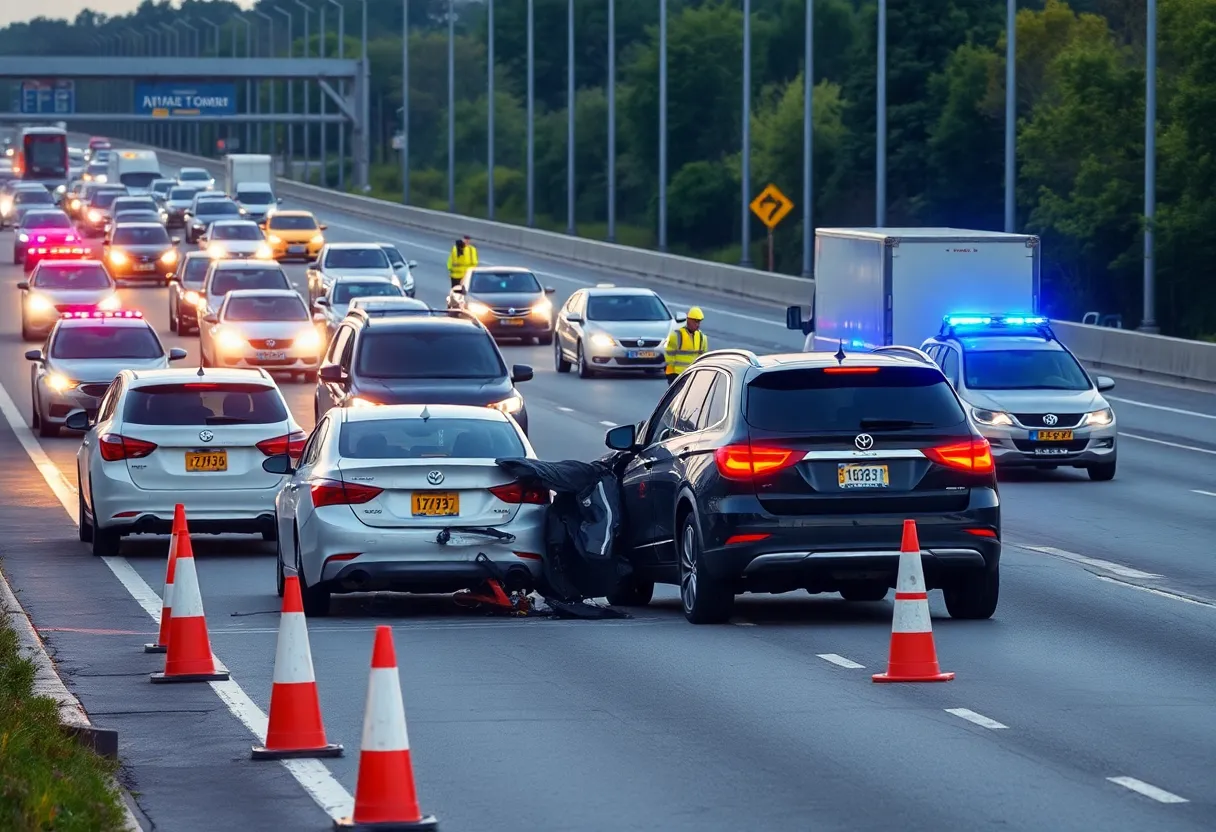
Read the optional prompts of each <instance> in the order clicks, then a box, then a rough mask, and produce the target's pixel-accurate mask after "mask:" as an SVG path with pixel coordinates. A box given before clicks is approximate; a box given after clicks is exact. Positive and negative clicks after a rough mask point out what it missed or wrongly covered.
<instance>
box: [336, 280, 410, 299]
mask: <svg viewBox="0 0 1216 832" xmlns="http://www.w3.org/2000/svg"><path fill="white" fill-rule="evenodd" d="M402 294H403V293H402V291H401V288H400V287H399V286H397V285H396V284H394V283H389V282H388V281H379V280H376V281H368V282H367V283H355V282H353V281H345V280H343V281H340V282H338V283H335V284H334V288H333V302H334V303H350V302H351V299H352V298H384V297H400V296H402Z"/></svg>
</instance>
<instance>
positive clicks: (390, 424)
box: [338, 419, 527, 459]
mask: <svg viewBox="0 0 1216 832" xmlns="http://www.w3.org/2000/svg"><path fill="white" fill-rule="evenodd" d="M338 453H339V454H341V455H342V456H343V457H346V458H348V459H442V458H445V457H446V458H454V459H501V458H503V457H521V456H526V455H527V451H526V450H525V449H524V443H523V442H521V441H519V434H517V433H516V432H515V428H513V427H511V425H509V424H507V423H506V422H500V421H498V420H497V419H495V420H493V421H490V420H487V419H427V420H426V421H423V420H422V419H376V420H375V421H371V422H347V423H346V424H345V425H343V426H342V435H341V436H340V437H339V439H338Z"/></svg>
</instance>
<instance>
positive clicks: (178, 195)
mask: <svg viewBox="0 0 1216 832" xmlns="http://www.w3.org/2000/svg"><path fill="white" fill-rule="evenodd" d="M197 193H198V191H197V190H195V189H194V188H174V189H172V190H171V191H169V201H170V202H190V201H192V200H193V199H194V195H195V194H197Z"/></svg>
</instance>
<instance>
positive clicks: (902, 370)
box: [746, 367, 967, 434]
mask: <svg viewBox="0 0 1216 832" xmlns="http://www.w3.org/2000/svg"><path fill="white" fill-rule="evenodd" d="M828 369H831V368H828ZM746 419H747V423H748V424H749V425H751V426H752V427H755V428H759V429H760V430H766V431H775V432H777V431H779V432H783V433H794V434H807V433H824V432H832V431H840V432H847V433H856V432H857V431H860V430H870V431H878V430H882V429H883V428H884V427H889V428H890V429H898V428H904V427H912V426H916V427H932V428H946V427H953V426H955V425H959V424H962V423H963V422H964V421H966V419H967V414H966V413H964V412H963V408H962V407H961V406H960V405H959V403H958V399H957V398H956V397H955V395H954V392H953V391H952V390H951V389H950V384H949V382H947V381H946V378H945V376H943V375H942V374H941V371H940V370H937V369H934V368H931V367H880V368H879V369H878V371H877V372H872V373H871V372H861V373H830V372H825V370H824V369H823V368H818V367H817V368H807V369H791V370H778V371H772V372H766V373H761V374H760V375H759V376H757V377H756V378H755V379H753V380H752V382H751V383H749V384H748V385H747V413H746Z"/></svg>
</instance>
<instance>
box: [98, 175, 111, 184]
mask: <svg viewBox="0 0 1216 832" xmlns="http://www.w3.org/2000/svg"><path fill="white" fill-rule="evenodd" d="M109 178H110V177H108V176H106V175H105V174H104V173H99V174H97V181H98V182H100V183H101V184H103V185H104V184H105V183H106V180H108V179H109Z"/></svg>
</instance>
